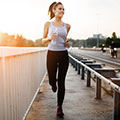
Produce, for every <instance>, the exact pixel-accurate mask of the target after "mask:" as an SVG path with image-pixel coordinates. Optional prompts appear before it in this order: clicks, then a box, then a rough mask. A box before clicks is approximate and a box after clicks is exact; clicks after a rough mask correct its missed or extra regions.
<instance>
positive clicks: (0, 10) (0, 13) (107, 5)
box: [0, 0, 120, 40]
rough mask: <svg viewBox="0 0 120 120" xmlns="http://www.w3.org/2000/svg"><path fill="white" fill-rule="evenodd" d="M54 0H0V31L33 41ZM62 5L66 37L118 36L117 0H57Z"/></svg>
mask: <svg viewBox="0 0 120 120" xmlns="http://www.w3.org/2000/svg"><path fill="white" fill-rule="evenodd" d="M53 1H54V0H0V32H3V33H8V34H17V33H18V34H21V35H23V36H24V37H25V38H27V39H32V40H36V39H39V38H41V37H42V35H43V26H44V23H45V22H46V21H49V17H48V15H47V12H48V7H49V5H50V4H51V3H52V2H53ZM59 1H61V2H62V3H63V5H64V7H65V15H64V17H63V21H64V22H66V23H69V24H70V25H71V30H70V33H69V36H68V37H72V38H74V39H86V38H88V37H91V36H92V35H93V34H96V33H102V34H103V35H104V36H111V35H112V32H116V34H117V35H118V36H120V14H119V13H120V12H119V11H120V7H119V6H120V0H59Z"/></svg>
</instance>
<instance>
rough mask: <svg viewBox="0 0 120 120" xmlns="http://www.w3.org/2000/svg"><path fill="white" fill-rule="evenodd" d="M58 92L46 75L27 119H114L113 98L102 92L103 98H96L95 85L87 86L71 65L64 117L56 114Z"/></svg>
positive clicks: (67, 81)
mask: <svg viewBox="0 0 120 120" xmlns="http://www.w3.org/2000/svg"><path fill="white" fill-rule="evenodd" d="M56 101H57V93H53V92H52V90H51V88H50V86H49V84H48V77H46V79H45V81H44V83H43V85H42V86H41V89H40V93H39V94H38V95H37V97H36V99H35V101H34V103H33V105H32V107H31V110H30V112H29V114H28V116H27V118H26V120H60V119H64V120H112V112H113V98H112V97H111V96H109V95H107V94H106V93H104V92H102V100H96V99H95V87H94V83H92V85H91V87H90V88H88V87H86V81H85V80H81V79H80V75H78V74H77V72H76V71H75V70H74V68H73V67H72V66H71V65H70V66H69V70H68V73H67V77H66V95H65V100H64V104H63V110H64V113H65V116H64V118H58V117H57V116H56V103H57V102H56Z"/></svg>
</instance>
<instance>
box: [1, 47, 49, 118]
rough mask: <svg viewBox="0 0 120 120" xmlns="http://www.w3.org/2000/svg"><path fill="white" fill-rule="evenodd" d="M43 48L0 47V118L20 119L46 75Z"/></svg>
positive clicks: (28, 107) (27, 109) (44, 50)
mask: <svg viewBox="0 0 120 120" xmlns="http://www.w3.org/2000/svg"><path fill="white" fill-rule="evenodd" d="M46 51H47V50H46V49H43V48H31V47H29V48H27V47H21V48H19V47H0V120H22V119H23V120H24V119H25V117H26V115H27V113H28V111H29V109H30V107H31V105H32V103H33V101H34V99H35V97H36V95H37V93H38V92H39V89H40V86H41V84H42V82H43V80H44V77H45V75H46Z"/></svg>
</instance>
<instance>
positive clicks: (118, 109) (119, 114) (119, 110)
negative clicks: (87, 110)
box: [69, 54, 120, 120]
mask: <svg viewBox="0 0 120 120" xmlns="http://www.w3.org/2000/svg"><path fill="white" fill-rule="evenodd" d="M69 58H70V62H71V63H72V65H73V66H74V67H75V70H77V71H78V74H80V69H81V76H83V75H84V69H83V68H85V69H86V70H87V87H90V75H91V73H92V74H94V75H95V76H96V89H95V90H96V91H95V92H96V94H95V95H96V96H95V98H96V99H101V80H103V81H104V82H106V83H107V84H109V85H110V86H111V87H112V88H113V90H114V92H113V94H114V95H113V96H114V107H113V108H114V109H113V120H120V87H119V86H118V85H117V84H115V83H113V82H112V81H110V80H109V79H107V78H105V77H104V76H103V75H101V74H100V73H98V72H96V71H95V70H94V69H92V68H90V67H88V66H87V65H86V64H84V63H82V62H81V61H80V60H77V59H76V58H74V57H73V56H72V55H70V54H69Z"/></svg>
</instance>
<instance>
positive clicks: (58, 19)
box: [54, 17, 62, 23]
mask: <svg viewBox="0 0 120 120" xmlns="http://www.w3.org/2000/svg"><path fill="white" fill-rule="evenodd" d="M54 22H56V23H60V22H62V20H61V18H58V17H56V18H55V20H54Z"/></svg>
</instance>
